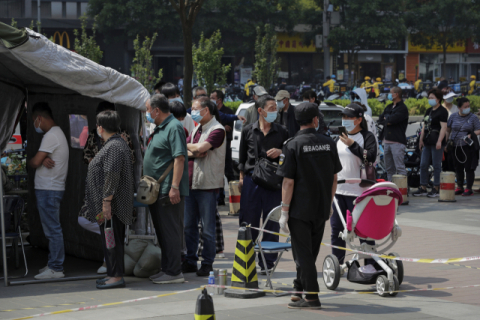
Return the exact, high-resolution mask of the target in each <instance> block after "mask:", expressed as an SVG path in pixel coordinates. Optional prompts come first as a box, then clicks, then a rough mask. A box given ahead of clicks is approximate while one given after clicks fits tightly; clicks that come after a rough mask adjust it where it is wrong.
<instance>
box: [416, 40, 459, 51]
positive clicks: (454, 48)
mask: <svg viewBox="0 0 480 320" xmlns="http://www.w3.org/2000/svg"><path fill="white" fill-rule="evenodd" d="M408 52H423V53H442V52H443V48H442V46H441V45H438V44H437V45H434V46H433V47H432V48H430V49H427V48H426V47H423V46H415V45H413V44H412V43H411V41H410V40H408ZM447 52H448V53H464V52H465V43H464V42H463V41H458V42H457V43H455V45H453V46H449V47H448V48H447Z"/></svg>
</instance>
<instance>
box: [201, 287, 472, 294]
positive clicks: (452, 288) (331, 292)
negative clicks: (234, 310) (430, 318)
mask: <svg viewBox="0 0 480 320" xmlns="http://www.w3.org/2000/svg"><path fill="white" fill-rule="evenodd" d="M203 287H212V288H222V289H233V290H242V291H256V292H266V293H275V294H277V293H287V294H334V295H343V294H377V291H322V292H308V291H290V290H288V291H285V290H270V289H245V288H239V287H232V286H223V285H211V284H209V285H206V286H203ZM477 287H480V284H471V285H467V286H456V287H443V288H425V289H409V290H397V291H389V292H391V293H393V292H398V293H403V292H420V291H444V290H454V289H466V288H477Z"/></svg>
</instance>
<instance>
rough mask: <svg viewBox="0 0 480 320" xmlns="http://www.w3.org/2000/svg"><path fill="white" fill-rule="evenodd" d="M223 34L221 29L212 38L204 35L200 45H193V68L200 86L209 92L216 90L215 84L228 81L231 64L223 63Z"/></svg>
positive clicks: (222, 83) (201, 37)
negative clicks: (221, 42) (221, 43)
mask: <svg viewBox="0 0 480 320" xmlns="http://www.w3.org/2000/svg"><path fill="white" fill-rule="evenodd" d="M221 38H222V34H221V33H220V30H218V31H216V32H214V33H213V35H212V37H211V38H210V39H206V38H205V37H204V36H203V33H202V35H201V36H200V41H199V42H198V47H197V46H195V45H193V70H194V72H195V74H196V75H197V80H198V84H199V86H202V87H205V88H206V89H207V92H212V91H213V90H215V89H216V88H215V84H218V85H219V86H222V85H224V84H226V83H227V73H228V72H229V71H230V68H231V65H230V64H229V65H227V66H226V65H222V56H223V48H222V47H220V39H221Z"/></svg>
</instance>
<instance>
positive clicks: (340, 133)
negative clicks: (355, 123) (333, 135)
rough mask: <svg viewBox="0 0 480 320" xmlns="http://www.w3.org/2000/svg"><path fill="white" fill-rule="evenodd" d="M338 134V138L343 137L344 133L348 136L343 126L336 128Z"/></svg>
mask: <svg viewBox="0 0 480 320" xmlns="http://www.w3.org/2000/svg"><path fill="white" fill-rule="evenodd" d="M338 133H339V135H340V136H343V134H344V133H345V134H346V135H347V136H348V132H347V128H345V127H343V126H340V127H338Z"/></svg>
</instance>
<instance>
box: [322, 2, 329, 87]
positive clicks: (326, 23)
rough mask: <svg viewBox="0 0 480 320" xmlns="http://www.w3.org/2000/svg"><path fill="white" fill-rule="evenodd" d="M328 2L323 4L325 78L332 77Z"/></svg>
mask: <svg viewBox="0 0 480 320" xmlns="http://www.w3.org/2000/svg"><path fill="white" fill-rule="evenodd" d="M328 5H329V2H328V0H324V2H323V73H324V76H325V78H327V76H328V75H330V46H329V45H328V35H329V34H330V20H329V18H328Z"/></svg>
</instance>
